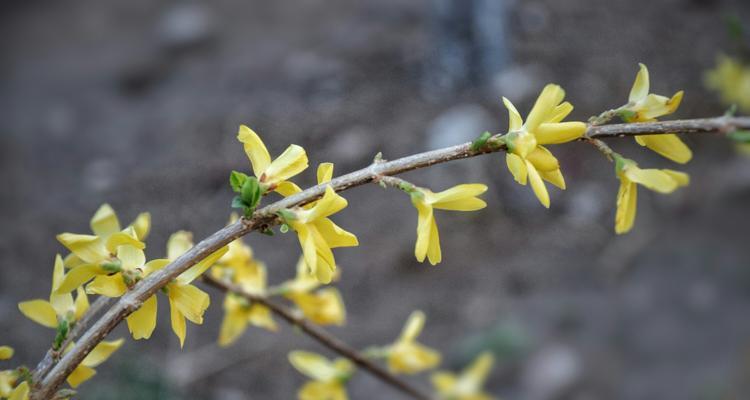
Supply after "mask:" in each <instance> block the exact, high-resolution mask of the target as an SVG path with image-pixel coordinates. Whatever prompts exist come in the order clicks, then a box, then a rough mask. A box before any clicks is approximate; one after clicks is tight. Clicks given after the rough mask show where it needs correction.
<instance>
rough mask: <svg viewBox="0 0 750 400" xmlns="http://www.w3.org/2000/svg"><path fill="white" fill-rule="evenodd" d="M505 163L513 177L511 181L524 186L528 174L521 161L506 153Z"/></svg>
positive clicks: (517, 157) (519, 158)
mask: <svg viewBox="0 0 750 400" xmlns="http://www.w3.org/2000/svg"><path fill="white" fill-rule="evenodd" d="M505 162H506V164H508V170H510V173H511V174H512V175H513V179H515V180H516V182H518V183H520V184H521V185H524V186H525V185H526V178H527V176H528V173H527V171H526V164H525V163H524V162H523V159H522V158H521V157H519V156H517V155H515V154H513V153H507V154H506V155H505Z"/></svg>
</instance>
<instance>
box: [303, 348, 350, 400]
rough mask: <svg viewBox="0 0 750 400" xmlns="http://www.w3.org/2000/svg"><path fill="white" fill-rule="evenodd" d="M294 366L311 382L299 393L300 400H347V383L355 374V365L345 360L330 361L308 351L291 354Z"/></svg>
mask: <svg viewBox="0 0 750 400" xmlns="http://www.w3.org/2000/svg"><path fill="white" fill-rule="evenodd" d="M289 362H290V363H291V364H292V366H293V367H294V368H295V369H296V370H297V371H299V372H301V373H302V374H304V375H306V376H307V377H309V378H312V380H311V381H308V382H307V383H305V384H304V386H302V388H301V389H300V390H299V392H298V393H297V398H298V399H299V400H347V399H348V398H349V397H348V396H347V394H346V387H345V385H346V382H348V381H349V379H351V377H352V374H353V373H354V365H352V363H351V361H349V360H348V359H345V358H337V359H336V360H334V361H330V360H328V359H326V358H325V357H323V356H321V355H318V354H315V353H310V352H307V351H293V352H291V353H289Z"/></svg>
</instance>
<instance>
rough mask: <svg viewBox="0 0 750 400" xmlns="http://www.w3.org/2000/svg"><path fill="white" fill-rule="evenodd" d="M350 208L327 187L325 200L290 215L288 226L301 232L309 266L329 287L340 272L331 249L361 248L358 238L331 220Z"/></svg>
mask: <svg viewBox="0 0 750 400" xmlns="http://www.w3.org/2000/svg"><path fill="white" fill-rule="evenodd" d="M346 206H347V201H346V199H344V198H343V197H341V196H339V195H338V194H336V192H335V191H334V190H333V188H332V187H331V186H327V187H326V190H325V194H324V195H323V197H322V198H321V199H320V200H318V201H316V202H315V203H314V204H313V205H312V206H311V207H306V208H301V209H298V210H296V211H287V216H288V218H287V217H285V219H286V223H287V224H288V225H289V227H290V228H292V229H293V230H294V231H295V232H297V236H298V239H299V242H300V245H301V246H302V252H303V255H304V258H305V263H306V264H307V267H308V268H309V269H310V272H311V273H312V274H314V275H315V276H316V277H317V279H318V280H319V281H320V282H323V283H329V282H331V280H332V279H333V275H334V272H335V270H336V260H335V259H334V257H333V252H332V251H331V249H333V248H336V247H350V246H357V245H358V244H359V242H358V241H357V237H356V236H354V235H353V234H352V233H350V232H347V231H345V230H343V229H341V227H339V226H338V225H336V224H335V223H334V222H333V221H331V219H330V218H328V216H330V215H332V214H335V213H337V212H339V211H341V210H342V209H344V208H345V207H346Z"/></svg>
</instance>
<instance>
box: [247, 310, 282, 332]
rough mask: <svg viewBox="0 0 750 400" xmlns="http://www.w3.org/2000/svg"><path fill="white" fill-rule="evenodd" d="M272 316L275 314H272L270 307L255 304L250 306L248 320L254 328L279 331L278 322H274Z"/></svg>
mask: <svg viewBox="0 0 750 400" xmlns="http://www.w3.org/2000/svg"><path fill="white" fill-rule="evenodd" d="M272 315H273V314H271V310H269V309H268V307H266V306H262V305H260V304H253V305H251V306H250V310H249V311H248V316H247V319H248V321H250V323H251V324H252V325H254V326H258V327H261V328H265V329H268V330H269V331H273V332H275V331H276V330H278V327H277V326H276V322H274V320H273V317H272Z"/></svg>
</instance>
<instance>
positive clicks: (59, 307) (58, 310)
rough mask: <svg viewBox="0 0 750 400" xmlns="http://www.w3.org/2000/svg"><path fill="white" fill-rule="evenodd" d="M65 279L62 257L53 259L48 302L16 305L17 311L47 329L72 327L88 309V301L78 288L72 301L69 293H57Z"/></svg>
mask: <svg viewBox="0 0 750 400" xmlns="http://www.w3.org/2000/svg"><path fill="white" fill-rule="evenodd" d="M64 278H65V267H64V263H63V259H62V257H60V255H59V254H58V255H57V256H56V257H55V266H54V270H53V272H52V291H51V292H50V295H49V301H46V300H41V299H36V300H29V301H24V302H21V303H18V309H19V310H20V311H21V313H23V315H25V316H26V317H27V318H29V319H30V320H32V321H34V322H36V323H38V324H40V325H44V326H46V327H48V328H53V329H57V328H58V325H59V324H60V323H63V322H65V323H67V324H68V325H72V324H73V323H75V322H76V321H78V320H79V319H80V318H81V317H82V316H83V314H84V313H85V312H86V310H88V308H89V301H88V298H87V297H86V293H85V292H84V291H83V289H82V288H80V287H79V288H78V290H77V297H76V299H75V301H74V300H73V295H72V294H70V293H65V294H60V293H57V291H56V290H57V287H58V286H59V285H60V283H61V282H62V281H63V279H64Z"/></svg>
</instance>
